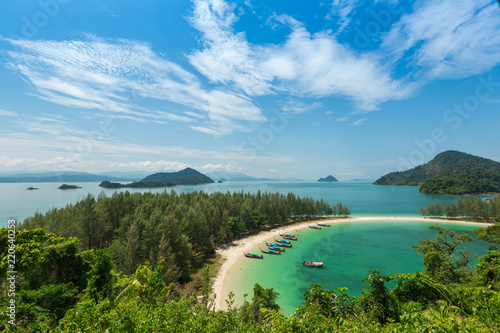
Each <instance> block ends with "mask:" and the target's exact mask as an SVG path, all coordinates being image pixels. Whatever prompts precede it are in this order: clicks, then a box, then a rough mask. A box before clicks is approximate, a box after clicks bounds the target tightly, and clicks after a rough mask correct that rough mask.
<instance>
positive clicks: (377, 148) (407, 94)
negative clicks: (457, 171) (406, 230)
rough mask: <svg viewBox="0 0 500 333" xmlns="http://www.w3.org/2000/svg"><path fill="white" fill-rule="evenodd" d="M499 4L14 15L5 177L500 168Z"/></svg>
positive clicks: (69, 8)
mask: <svg viewBox="0 0 500 333" xmlns="http://www.w3.org/2000/svg"><path fill="white" fill-rule="evenodd" d="M499 65H500V6H499V4H498V3H497V1H486V0H463V1H460V2H457V1H455V0H442V1H435V0H416V1H391V0H374V1H362V0H328V1H327V0H321V1H314V0H311V1H298V0H286V1H284V0H275V1H263V0H237V1H224V0H192V1H188V0H182V1H181V0H168V1H164V0H144V1H124V0H85V1H76V0H39V1H38V0H37V1H32V0H24V1H18V0H5V1H2V2H0V124H1V125H0V173H6V172H18V171H19V172H21V171H22V172H25V171H29V172H33V171H54V172H60V171H84V172H92V173H100V172H108V173H109V172H117V171H138V170H140V171H147V172H157V171H177V170H180V169H183V168H185V167H193V168H195V169H197V170H199V171H201V172H210V171H227V172H232V171H238V172H243V173H246V174H248V175H251V176H255V177H272V178H288V177H296V178H301V179H317V178H319V177H325V176H327V175H330V174H331V175H334V176H335V177H337V178H338V179H340V180H349V179H355V178H356V179H376V178H378V177H380V176H382V175H383V174H385V173H387V172H391V171H402V170H406V169H409V168H412V167H414V166H417V165H420V164H423V163H425V162H427V161H429V160H430V159H432V158H433V157H434V156H435V155H436V154H438V153H440V152H442V151H445V150H459V151H463V152H467V153H470V154H474V155H478V156H482V157H486V158H490V159H494V160H496V161H500V149H499V148H498V147H499V145H498V142H499V141H500V131H499V125H500V112H499V107H500V66H499Z"/></svg>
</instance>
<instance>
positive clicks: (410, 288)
mask: <svg viewBox="0 0 500 333" xmlns="http://www.w3.org/2000/svg"><path fill="white" fill-rule="evenodd" d="M390 278H391V279H393V280H395V279H397V280H398V281H397V284H396V287H395V288H394V290H393V294H394V295H395V296H396V297H397V298H398V300H399V301H401V302H405V303H407V302H417V303H419V304H422V305H425V306H427V305H429V304H433V303H435V302H437V301H438V300H447V301H449V299H450V295H449V294H450V291H449V290H448V288H447V287H446V286H445V285H443V284H441V283H439V282H437V281H436V280H434V279H433V278H432V277H431V276H429V275H428V274H425V273H420V272H418V273H415V274H408V273H405V274H395V275H391V276H390Z"/></svg>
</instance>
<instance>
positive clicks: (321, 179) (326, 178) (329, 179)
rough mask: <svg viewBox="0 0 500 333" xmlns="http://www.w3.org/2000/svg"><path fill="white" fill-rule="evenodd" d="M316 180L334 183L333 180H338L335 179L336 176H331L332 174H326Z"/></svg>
mask: <svg viewBox="0 0 500 333" xmlns="http://www.w3.org/2000/svg"><path fill="white" fill-rule="evenodd" d="M318 182H325V183H335V182H338V180H337V178H335V177H333V176H332V175H328V176H327V177H325V178H320V179H318Z"/></svg>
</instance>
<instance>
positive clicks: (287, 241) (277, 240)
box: [274, 238, 291, 244]
mask: <svg viewBox="0 0 500 333" xmlns="http://www.w3.org/2000/svg"><path fill="white" fill-rule="evenodd" d="M274 241H275V242H278V243H283V244H291V242H290V241H289V240H286V239H276V238H275V239H274Z"/></svg>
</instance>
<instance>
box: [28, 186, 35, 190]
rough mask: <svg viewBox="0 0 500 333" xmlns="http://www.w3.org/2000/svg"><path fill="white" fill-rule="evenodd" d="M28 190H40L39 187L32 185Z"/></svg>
mask: <svg viewBox="0 0 500 333" xmlns="http://www.w3.org/2000/svg"><path fill="white" fill-rule="evenodd" d="M27 190H28V191H33V190H38V187H33V186H30V187H28V188H27Z"/></svg>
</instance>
